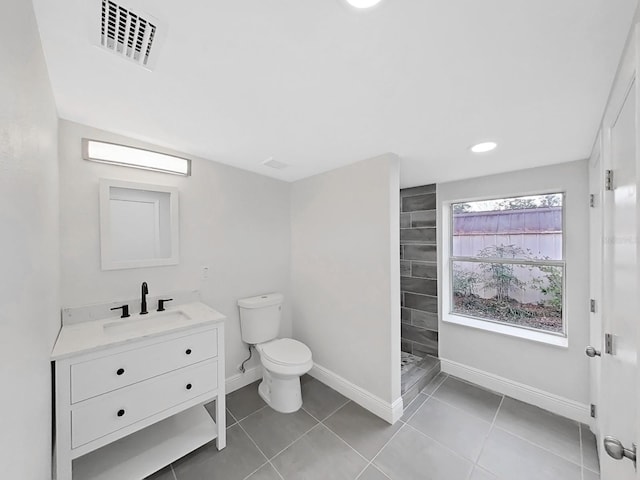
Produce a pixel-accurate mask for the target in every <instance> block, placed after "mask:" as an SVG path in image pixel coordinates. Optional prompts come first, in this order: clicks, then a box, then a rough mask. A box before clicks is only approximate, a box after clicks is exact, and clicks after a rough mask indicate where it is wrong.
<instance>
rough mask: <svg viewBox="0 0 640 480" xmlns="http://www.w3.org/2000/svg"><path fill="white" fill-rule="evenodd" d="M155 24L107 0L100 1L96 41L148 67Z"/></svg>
mask: <svg viewBox="0 0 640 480" xmlns="http://www.w3.org/2000/svg"><path fill="white" fill-rule="evenodd" d="M157 30H158V27H157V23H156V22H155V21H154V20H150V19H149V18H144V17H142V16H141V15H139V14H136V13H134V12H132V11H131V10H128V9H127V8H124V7H122V6H120V5H118V4H116V3H114V2H112V1H111V0H102V21H101V24H100V44H101V45H102V46H103V47H105V48H106V49H107V50H111V51H112V52H114V53H117V54H119V55H122V56H123V57H126V58H128V59H130V60H132V61H134V62H136V63H138V64H140V65H142V66H145V67H149V59H150V57H151V53H152V47H153V40H154V38H155V37H156V32H157Z"/></svg>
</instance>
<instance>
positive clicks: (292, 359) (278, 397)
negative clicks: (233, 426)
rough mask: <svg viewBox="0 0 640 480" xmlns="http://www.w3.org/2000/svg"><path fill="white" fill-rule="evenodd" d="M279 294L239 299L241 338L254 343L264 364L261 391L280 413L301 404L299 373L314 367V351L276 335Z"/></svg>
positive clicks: (280, 304) (302, 373)
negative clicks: (312, 353)
mask: <svg viewBox="0 0 640 480" xmlns="http://www.w3.org/2000/svg"><path fill="white" fill-rule="evenodd" d="M282 300H283V296H282V294H280V293H270V294H268V295H259V296H257V297H251V298H243V299H241V300H238V306H239V307H240V330H241V332H242V340H243V341H244V342H246V343H248V344H250V345H254V346H255V348H256V350H257V352H258V354H259V355H260V361H261V362H262V367H263V377H262V382H260V386H259V387H258V393H259V394H260V396H261V397H262V399H263V400H264V401H265V402H267V405H269V406H270V407H271V408H273V409H274V410H276V411H277V412H282V413H292V412H296V411H297V410H299V409H300V407H301V406H302V394H301V393H300V376H302V375H304V374H305V373H307V372H308V371H309V370H311V367H312V366H313V360H312V359H311V350H309V347H307V346H306V345H305V344H304V343H302V342H298V341H297V340H293V339H292V338H277V336H278V330H279V328H280V318H281V317H282Z"/></svg>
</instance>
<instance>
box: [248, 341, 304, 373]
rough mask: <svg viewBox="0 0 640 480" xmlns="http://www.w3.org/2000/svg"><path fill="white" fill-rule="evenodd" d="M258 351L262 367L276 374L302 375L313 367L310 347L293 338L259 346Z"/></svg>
mask: <svg viewBox="0 0 640 480" xmlns="http://www.w3.org/2000/svg"><path fill="white" fill-rule="evenodd" d="M257 349H258V352H259V353H260V360H261V362H262V365H263V366H264V367H265V368H266V369H267V370H269V371H270V372H273V373H276V374H280V375H302V374H303V373H306V372H308V371H309V369H310V368H311V367H312V366H313V360H312V357H311V350H309V347H307V346H306V345H305V344H304V343H302V342H299V341H297V340H294V339H292V338H279V339H276V340H272V341H271V342H267V343H263V344H259V345H258V346H257ZM298 372H300V373H298Z"/></svg>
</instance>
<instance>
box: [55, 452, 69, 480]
mask: <svg viewBox="0 0 640 480" xmlns="http://www.w3.org/2000/svg"><path fill="white" fill-rule="evenodd" d="M53 462H54V477H53V478H54V479H55V480H71V478H72V477H71V475H72V473H71V455H69V454H68V453H66V454H65V452H59V451H57V450H56V454H55V457H54V460H53Z"/></svg>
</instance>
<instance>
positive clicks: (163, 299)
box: [158, 298, 173, 312]
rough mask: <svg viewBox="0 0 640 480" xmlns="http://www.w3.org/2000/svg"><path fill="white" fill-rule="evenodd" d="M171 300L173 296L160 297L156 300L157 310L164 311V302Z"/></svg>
mask: <svg viewBox="0 0 640 480" xmlns="http://www.w3.org/2000/svg"><path fill="white" fill-rule="evenodd" d="M172 301H173V298H161V299H160V300H158V311H159V312H164V304H165V303H167V302H172Z"/></svg>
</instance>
